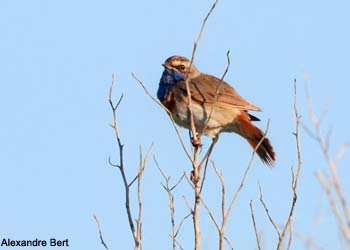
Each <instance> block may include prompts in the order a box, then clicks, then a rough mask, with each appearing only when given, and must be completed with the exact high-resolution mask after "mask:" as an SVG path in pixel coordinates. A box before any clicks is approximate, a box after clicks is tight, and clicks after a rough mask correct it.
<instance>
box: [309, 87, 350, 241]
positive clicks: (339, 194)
mask: <svg viewBox="0 0 350 250" xmlns="http://www.w3.org/2000/svg"><path fill="white" fill-rule="evenodd" d="M305 92H306V96H307V100H308V110H309V115H310V118H311V121H312V123H313V125H314V128H315V136H314V137H312V138H314V139H315V140H316V141H317V142H318V144H319V146H320V148H321V150H322V153H323V156H324V158H325V159H326V161H327V164H328V167H329V169H330V172H331V177H332V178H331V187H332V188H333V189H334V191H335V194H336V198H337V199H338V200H339V202H340V207H341V209H342V212H343V215H344V217H345V221H343V220H339V218H338V215H337V214H334V215H335V217H336V218H337V221H338V224H339V227H340V230H341V232H342V234H343V236H344V238H345V240H346V243H347V246H348V247H349V246H350V227H349V225H350V211H349V208H348V205H347V203H346V200H345V196H344V193H343V189H342V187H341V185H340V181H339V176H338V171H337V163H338V161H339V159H340V158H341V156H342V151H343V150H345V148H346V146H343V148H342V149H341V150H340V154H338V156H337V157H336V158H335V160H333V159H332V158H331V156H330V154H329V151H328V146H327V139H326V142H325V139H324V138H323V135H322V130H321V120H320V119H319V118H317V116H316V114H315V113H314V111H313V105H312V98H311V94H310V91H309V89H308V86H307V83H305ZM324 113H325V112H324ZM322 118H323V117H322ZM316 177H317V176H316ZM318 180H319V181H320V179H319V177H318ZM320 183H321V181H320ZM321 185H322V183H321ZM323 188H324V187H323ZM329 189H330V187H329ZM324 190H325V191H326V189H325V188H324ZM326 193H327V192H326ZM330 194H332V193H331V192H330ZM327 195H328V193H327ZM328 197H329V200H330V196H329V195H328ZM332 198H333V199H334V200H335V198H334V197H333V195H332ZM330 201H331V200H330ZM334 202H335V204H336V201H334ZM331 206H332V207H333V206H334V204H331ZM334 211H335V210H334V209H333V212H334ZM340 221H341V222H340ZM344 225H346V226H344Z"/></svg>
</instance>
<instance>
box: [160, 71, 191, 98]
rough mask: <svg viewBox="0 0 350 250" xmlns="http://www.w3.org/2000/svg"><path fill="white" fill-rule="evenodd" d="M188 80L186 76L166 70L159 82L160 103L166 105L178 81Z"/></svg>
mask: <svg viewBox="0 0 350 250" xmlns="http://www.w3.org/2000/svg"><path fill="white" fill-rule="evenodd" d="M184 80H186V78H185V76H184V75H182V74H180V73H179V72H177V71H175V70H170V69H167V68H166V69H164V71H163V74H162V77H161V78H160V81H159V88H158V91H157V97H158V99H159V101H161V102H162V103H164V102H165V101H166V100H167V99H168V96H169V92H170V89H171V88H172V86H173V85H174V84H175V83H176V82H177V81H184Z"/></svg>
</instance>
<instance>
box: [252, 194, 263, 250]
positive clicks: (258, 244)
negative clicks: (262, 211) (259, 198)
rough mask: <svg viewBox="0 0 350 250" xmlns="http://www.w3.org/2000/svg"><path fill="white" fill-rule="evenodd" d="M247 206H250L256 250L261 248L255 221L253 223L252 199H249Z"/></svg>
mask: <svg viewBox="0 0 350 250" xmlns="http://www.w3.org/2000/svg"><path fill="white" fill-rule="evenodd" d="M249 206H250V214H251V216H252V221H253V226H254V232H255V238H256V243H257V246H258V250H261V247H260V239H259V234H258V230H257V229H256V223H255V217H254V209H253V201H252V200H250V203H249Z"/></svg>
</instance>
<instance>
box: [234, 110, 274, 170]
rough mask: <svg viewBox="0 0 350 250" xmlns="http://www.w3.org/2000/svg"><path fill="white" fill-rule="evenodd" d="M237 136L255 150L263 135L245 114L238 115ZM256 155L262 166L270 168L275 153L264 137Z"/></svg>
mask: <svg viewBox="0 0 350 250" xmlns="http://www.w3.org/2000/svg"><path fill="white" fill-rule="evenodd" d="M237 122H238V127H239V134H240V135H241V136H243V137H244V138H245V139H246V140H247V141H248V143H249V144H250V145H251V146H252V147H253V148H254V149H255V148H256V146H257V145H258V144H259V142H260V141H261V140H262V139H263V138H264V133H263V132H262V131H261V130H260V129H259V128H257V127H255V126H254V125H253V124H252V123H251V121H250V119H249V116H247V115H246V114H240V115H239V116H238V117H237ZM256 153H257V154H258V156H259V157H260V159H261V160H262V161H263V163H264V164H266V165H268V166H269V167H272V166H273V165H274V163H275V152H274V150H273V147H272V145H271V143H270V141H269V139H267V138H266V137H265V138H264V139H263V140H262V142H261V144H260V145H259V147H258V148H257V149H256Z"/></svg>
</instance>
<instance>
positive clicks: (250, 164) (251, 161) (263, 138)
mask: <svg viewBox="0 0 350 250" xmlns="http://www.w3.org/2000/svg"><path fill="white" fill-rule="evenodd" d="M269 127H270V119H268V120H267V125H266V129H265V132H264V134H263V136H262V138H261V139H260V141H259V143H258V144H257V145H256V147H255V148H254V150H253V152H252V154H251V157H250V160H249V163H248V165H247V168H246V169H245V171H244V174H243V177H242V179H241V183H240V185H239V187H238V188H237V190H236V192H235V194H234V195H233V197H232V200H231V202H230V205H229V208H228V209H227V212H226V213H227V215H226V217H228V216H229V214H230V212H231V209H232V207H233V205H234V203H235V201H236V199H237V197H238V195H239V193H240V192H241V190H242V188H243V186H244V184H245V180H246V178H247V176H248V172H249V170H250V168H251V166H252V164H253V159H254V156H255V154H256V150H257V149H258V148H259V147H260V145H261V143H262V142H263V141H264V140H265V138H266V135H267V132H268V131H269Z"/></svg>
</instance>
